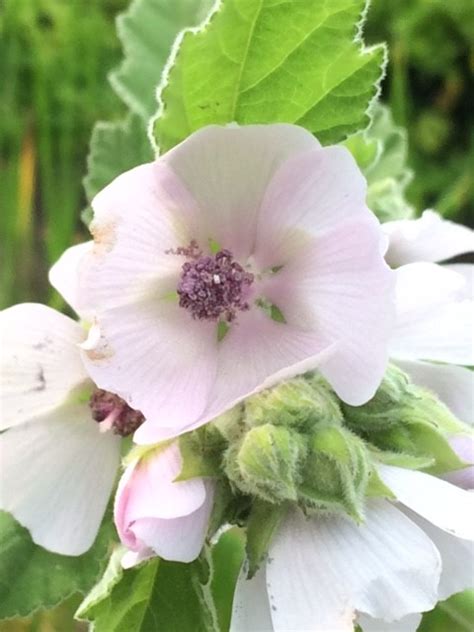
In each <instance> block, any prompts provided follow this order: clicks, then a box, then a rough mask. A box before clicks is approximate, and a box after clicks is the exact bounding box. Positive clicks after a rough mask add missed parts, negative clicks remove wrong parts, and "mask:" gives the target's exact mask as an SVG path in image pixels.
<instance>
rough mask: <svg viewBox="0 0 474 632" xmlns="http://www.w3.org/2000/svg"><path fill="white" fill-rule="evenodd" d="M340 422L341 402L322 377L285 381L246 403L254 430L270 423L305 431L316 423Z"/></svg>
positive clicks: (248, 418) (246, 418)
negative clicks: (255, 427)
mask: <svg viewBox="0 0 474 632" xmlns="http://www.w3.org/2000/svg"><path fill="white" fill-rule="evenodd" d="M341 421H342V413H341V409H340V407H339V400H338V398H337V397H336V395H335V394H334V392H333V391H332V390H331V388H330V386H329V385H328V384H327V382H326V381H325V380H324V379H323V378H322V377H321V376H315V375H314V376H313V375H310V376H307V377H300V378H296V379H293V380H290V381H288V382H282V383H281V384H279V385H277V386H276V387H274V388H271V389H267V390H265V391H262V392H261V393H258V394H257V395H254V396H253V397H250V398H249V399H248V400H247V401H246V402H245V422H246V424H247V425H249V426H252V427H253V426H261V425H263V424H267V423H271V424H273V425H274V426H284V427H286V428H295V429H298V430H299V431H302V432H305V431H311V430H312V428H313V427H314V426H315V425H316V424H320V423H340V422H341Z"/></svg>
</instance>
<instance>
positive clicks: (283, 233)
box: [254, 146, 382, 268]
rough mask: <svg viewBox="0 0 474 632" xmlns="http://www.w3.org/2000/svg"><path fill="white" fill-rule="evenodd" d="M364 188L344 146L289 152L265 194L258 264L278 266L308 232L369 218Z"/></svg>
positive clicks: (307, 235) (261, 216)
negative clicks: (288, 156) (299, 152)
mask: <svg viewBox="0 0 474 632" xmlns="http://www.w3.org/2000/svg"><path fill="white" fill-rule="evenodd" d="M366 188H367V183H366V180H365V178H364V176H363V175H362V173H361V171H360V169H359V168H358V167H357V164H356V162H355V160H354V158H353V157H352V155H351V154H350V152H349V151H348V150H347V149H346V148H345V147H338V146H334V147H322V148H319V149H315V150H313V151H310V152H306V153H304V154H300V155H296V156H293V157H292V158H291V159H290V160H288V161H287V162H286V163H285V164H284V165H283V166H282V167H281V168H280V169H279V171H278V172H277V173H276V174H275V177H274V178H273V180H272V181H271V183H270V185H269V187H268V189H267V191H266V193H265V198H264V200H263V204H262V209H261V212H260V214H259V221H258V230H257V242H256V247H255V251H254V257H255V260H256V261H257V263H258V265H259V266H260V267H261V268H271V267H274V266H280V265H283V264H285V263H286V262H287V261H288V260H290V259H291V257H292V256H294V255H295V254H296V253H297V252H298V251H299V250H300V248H301V247H302V246H303V245H304V244H305V243H306V241H307V239H308V238H311V236H314V235H318V234H320V233H322V232H323V233H324V232H325V231H327V230H330V229H332V228H335V227H336V226H337V225H338V224H344V223H345V222H351V221H353V220H357V219H360V218H362V219H367V218H369V217H372V213H371V212H370V211H369V209H368V208H367V207H366V204H365V197H366ZM381 237H382V232H381V230H380V228H379V239H380V238H381ZM375 247H376V248H377V247H378V246H375Z"/></svg>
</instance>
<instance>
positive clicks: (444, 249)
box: [382, 211, 474, 424]
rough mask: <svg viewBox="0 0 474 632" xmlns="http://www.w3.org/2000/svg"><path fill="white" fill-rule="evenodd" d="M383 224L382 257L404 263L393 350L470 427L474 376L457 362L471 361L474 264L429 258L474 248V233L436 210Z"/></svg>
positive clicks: (416, 379)
mask: <svg viewBox="0 0 474 632" xmlns="http://www.w3.org/2000/svg"><path fill="white" fill-rule="evenodd" d="M382 228H383V230H384V232H385V233H386V234H387V235H388V237H389V247H388V251H387V254H386V260H387V262H388V263H389V264H390V265H392V266H401V267H399V268H398V269H397V271H396V274H397V286H396V287H397V289H396V295H397V312H398V314H397V321H398V324H397V327H396V328H395V331H394V338H393V342H392V344H391V350H390V351H391V353H390V355H391V356H392V358H393V359H395V360H396V361H397V363H398V364H399V365H400V366H401V367H402V368H403V370H404V371H406V372H407V373H408V374H409V375H410V376H411V377H412V379H413V381H414V382H416V383H418V384H420V385H421V386H425V387H426V388H429V389H431V390H433V391H434V392H435V393H436V394H437V395H438V396H439V397H440V399H441V400H442V401H444V402H445V403H446V404H447V405H448V406H449V407H450V408H451V410H452V411H453V412H454V414H456V415H457V416H458V417H459V418H460V419H462V420H463V421H465V422H466V423H470V424H472V423H473V421H474V419H473V417H474V410H473V398H472V393H473V389H474V378H473V376H474V374H473V373H472V371H470V370H469V369H466V368H464V367H463V366H462V365H467V366H471V365H472V364H474V338H473V329H472V323H473V298H474V297H473V288H474V285H473V283H474V275H473V272H474V266H472V265H469V264H456V265H453V264H450V265H449V264H448V265H443V266H442V267H441V266H439V265H434V263H435V262H441V261H444V260H446V259H450V258H452V257H455V256H457V255H460V254H464V253H467V252H474V231H472V230H471V229H470V228H467V227H465V226H462V225H460V224H456V223H454V222H450V221H447V220H444V219H442V218H441V217H440V216H439V215H438V214H437V213H434V212H433V211H425V212H424V213H423V215H422V216H421V218H419V219H416V220H397V221H393V222H387V223H385V224H383V226H382ZM407 264H408V265H407ZM430 361H431V362H430Z"/></svg>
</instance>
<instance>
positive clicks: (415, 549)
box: [231, 466, 474, 632]
mask: <svg viewBox="0 0 474 632" xmlns="http://www.w3.org/2000/svg"><path fill="white" fill-rule="evenodd" d="M379 473H380V475H381V477H382V479H383V481H384V482H385V484H386V485H387V486H388V487H389V488H391V490H392V491H393V492H394V494H395V495H396V497H397V499H398V501H399V503H400V504H393V503H391V502H389V501H387V500H373V501H370V502H368V504H367V509H366V519H365V522H364V524H362V525H356V524H355V523H353V522H351V521H350V520H348V519H346V518H344V517H338V516H331V515H327V516H317V517H311V518H307V517H305V516H304V515H303V513H302V512H301V511H300V510H299V509H294V510H291V511H289V512H288V515H287V517H286V518H285V519H284V521H283V523H282V524H281V526H280V528H279V530H278V532H277V534H276V536H275V538H274V540H273V542H272V544H271V546H270V550H269V554H268V559H267V561H266V564H265V565H264V566H262V568H261V569H260V570H259V571H258V572H257V574H256V575H255V577H254V578H253V579H251V580H247V579H246V578H245V569H243V571H242V573H241V576H240V578H239V580H238V583H237V588H236V593H235V597H234V607H233V616H232V625H231V630H232V632H247V630H259V631H260V632H269V631H270V632H271V631H272V630H275V631H280V632H286V631H287V630H311V631H312V632H352V630H353V625H354V621H357V622H358V623H359V625H360V626H361V627H362V629H363V631H364V632H380V631H381V630H384V632H391V631H392V630H393V632H395V631H397V632H399V631H403V632H414V631H415V630H416V629H417V627H418V625H419V622H420V619H421V615H420V614H419V613H421V612H424V611H426V610H430V609H431V608H433V607H434V606H435V604H436V603H437V601H438V600H443V599H446V598H447V597H448V596H450V595H452V594H454V593H456V592H460V591H462V590H464V589H465V588H468V587H470V586H471V584H472V568H473V564H474V548H473V545H472V540H473V539H474V527H473V525H474V496H473V495H472V494H470V493H469V492H466V491H464V490H461V489H458V488H457V487H455V486H453V485H450V484H449V483H447V482H445V481H442V480H440V479H438V478H436V477H434V476H430V475H428V474H424V473H422V472H416V471H410V470H405V469H401V468H397V467H388V466H381V467H380V472H379ZM392 622H395V623H392Z"/></svg>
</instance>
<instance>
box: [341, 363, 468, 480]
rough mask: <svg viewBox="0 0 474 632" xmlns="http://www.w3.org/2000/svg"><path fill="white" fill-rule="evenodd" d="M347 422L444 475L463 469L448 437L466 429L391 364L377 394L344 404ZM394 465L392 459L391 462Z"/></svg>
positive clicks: (379, 444) (379, 443) (371, 439)
mask: <svg viewBox="0 0 474 632" xmlns="http://www.w3.org/2000/svg"><path fill="white" fill-rule="evenodd" d="M342 408H343V413H344V418H345V422H346V424H347V426H348V427H349V428H350V429H351V430H352V431H353V432H355V433H356V434H358V435H359V436H361V437H362V438H363V439H366V440H367V441H369V442H370V443H371V444H372V445H373V446H375V447H377V448H378V449H380V450H382V451H385V452H389V453H391V454H392V456H391V458H392V459H393V456H394V455H396V454H399V455H400V458H401V459H403V458H404V456H405V455H409V456H413V457H417V458H418V457H420V458H422V459H423V460H424V461H425V463H429V464H430V465H429V466H426V467H424V468H423V469H425V470H426V471H428V472H430V473H433V474H441V473H444V472H448V471H451V470H456V469H459V468H461V467H463V462H462V460H461V459H460V458H459V456H458V455H457V454H456V452H455V451H454V450H453V449H452V447H451V446H450V444H449V442H448V439H447V437H448V436H449V435H450V434H455V433H459V432H463V431H465V426H464V424H462V423H461V422H460V421H458V420H457V419H456V418H455V417H454V416H453V415H452V413H451V412H450V411H449V409H448V408H447V407H446V406H445V405H444V404H443V403H442V402H441V401H439V400H438V398H437V397H436V396H435V395H434V394H433V393H431V392H430V391H428V390H426V389H424V388H421V387H419V386H416V385H415V384H413V383H411V382H410V380H409V378H408V376H407V375H406V374H405V373H404V372H403V371H401V370H400V369H399V368H398V367H396V366H393V365H392V366H389V368H388V370H387V373H386V376H385V378H384V380H383V382H382V384H381V386H380V388H379V389H378V391H377V392H376V394H375V396H374V397H373V398H372V399H371V400H370V401H369V402H367V404H364V405H363V406H358V407H354V406H347V405H345V404H344V405H343V406H342ZM392 463H393V460H392Z"/></svg>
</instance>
